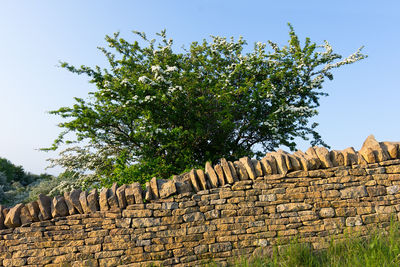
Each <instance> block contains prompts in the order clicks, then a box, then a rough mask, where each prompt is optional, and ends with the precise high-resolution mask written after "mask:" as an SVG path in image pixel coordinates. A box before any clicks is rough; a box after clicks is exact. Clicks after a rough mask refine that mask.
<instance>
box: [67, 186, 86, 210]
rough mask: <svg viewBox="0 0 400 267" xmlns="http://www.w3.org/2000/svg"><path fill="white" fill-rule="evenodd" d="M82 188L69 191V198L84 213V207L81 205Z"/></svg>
mask: <svg viewBox="0 0 400 267" xmlns="http://www.w3.org/2000/svg"><path fill="white" fill-rule="evenodd" d="M81 192H82V191H81V190H79V189H74V190H72V191H71V192H70V193H69V198H70V200H71V202H72V204H73V205H74V207H75V209H76V210H77V211H78V212H79V213H80V214H82V213H83V209H82V206H81V202H80V201H79V197H80V196H81Z"/></svg>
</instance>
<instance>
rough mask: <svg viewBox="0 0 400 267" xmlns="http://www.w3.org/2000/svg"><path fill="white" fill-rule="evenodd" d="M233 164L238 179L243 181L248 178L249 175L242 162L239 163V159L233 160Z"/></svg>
mask: <svg viewBox="0 0 400 267" xmlns="http://www.w3.org/2000/svg"><path fill="white" fill-rule="evenodd" d="M233 165H234V166H235V169H236V172H237V174H238V178H239V180H240V181H245V180H248V179H249V175H248V174H247V171H246V168H245V167H244V165H243V163H241V162H240V161H235V162H234V163H233Z"/></svg>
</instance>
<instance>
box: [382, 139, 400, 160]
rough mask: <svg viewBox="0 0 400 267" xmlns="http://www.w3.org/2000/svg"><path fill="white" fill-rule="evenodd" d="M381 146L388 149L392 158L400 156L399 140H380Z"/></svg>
mask: <svg viewBox="0 0 400 267" xmlns="http://www.w3.org/2000/svg"><path fill="white" fill-rule="evenodd" d="M379 144H380V146H381V147H382V148H383V149H384V150H386V151H387V152H388V154H389V156H390V158H392V159H397V158H399V157H400V154H399V144H400V143H397V142H380V143H379Z"/></svg>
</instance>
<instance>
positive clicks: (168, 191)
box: [158, 179, 176, 198]
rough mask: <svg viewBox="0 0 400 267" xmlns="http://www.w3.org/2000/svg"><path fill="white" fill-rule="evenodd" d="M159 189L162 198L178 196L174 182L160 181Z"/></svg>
mask: <svg viewBox="0 0 400 267" xmlns="http://www.w3.org/2000/svg"><path fill="white" fill-rule="evenodd" d="M158 188H159V193H160V198H167V197H169V196H172V195H174V194H176V186H175V182H174V181H173V180H164V179H159V180H158Z"/></svg>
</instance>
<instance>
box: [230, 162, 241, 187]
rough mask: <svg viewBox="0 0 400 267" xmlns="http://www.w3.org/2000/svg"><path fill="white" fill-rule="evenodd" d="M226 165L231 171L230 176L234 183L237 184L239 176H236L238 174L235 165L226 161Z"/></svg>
mask: <svg viewBox="0 0 400 267" xmlns="http://www.w3.org/2000/svg"><path fill="white" fill-rule="evenodd" d="M228 164H229V168H230V169H231V173H232V176H233V181H234V182H238V181H239V176H238V173H237V171H236V168H235V165H234V164H233V162H232V161H228Z"/></svg>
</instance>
